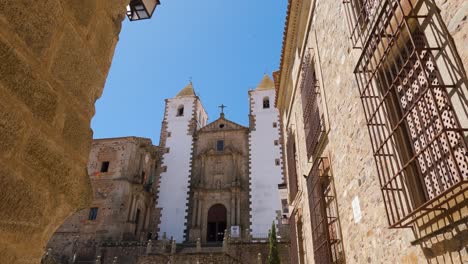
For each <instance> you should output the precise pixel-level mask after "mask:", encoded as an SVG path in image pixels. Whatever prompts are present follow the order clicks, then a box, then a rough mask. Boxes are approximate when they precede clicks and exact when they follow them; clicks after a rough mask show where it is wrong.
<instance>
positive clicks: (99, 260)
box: [95, 256, 101, 264]
mask: <svg viewBox="0 0 468 264" xmlns="http://www.w3.org/2000/svg"><path fill="white" fill-rule="evenodd" d="M95 262H96V264H101V256H97V257H96V261H95Z"/></svg>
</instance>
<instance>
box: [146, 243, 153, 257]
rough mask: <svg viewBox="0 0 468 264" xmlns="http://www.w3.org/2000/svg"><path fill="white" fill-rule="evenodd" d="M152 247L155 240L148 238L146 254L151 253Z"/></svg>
mask: <svg viewBox="0 0 468 264" xmlns="http://www.w3.org/2000/svg"><path fill="white" fill-rule="evenodd" d="M152 247H153V242H152V241H151V239H148V244H146V255H149V254H151V250H152Z"/></svg>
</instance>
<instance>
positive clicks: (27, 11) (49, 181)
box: [0, 0, 129, 264]
mask: <svg viewBox="0 0 468 264" xmlns="http://www.w3.org/2000/svg"><path fill="white" fill-rule="evenodd" d="M128 2H129V0H113V1H63V0H41V1H29V0H15V1H0V17H1V19H0V58H1V63H0V135H1V136H0V185H1V186H2V187H1V188H2V191H1V192H0V208H2V213H1V215H2V219H1V220H2V223H4V224H0V234H2V235H0V248H1V249H2V250H1V251H2V253H1V254H0V263H9V264H14V263H20V262H21V263H38V262H39V261H40V259H41V256H42V254H43V249H44V248H45V247H46V243H47V241H48V240H49V239H50V237H51V236H52V234H53V232H54V231H55V230H57V228H58V227H59V226H60V225H61V224H62V223H63V221H64V220H65V218H66V217H68V216H70V215H71V214H72V213H74V212H75V211H77V210H78V209H82V208H86V207H88V205H89V204H90V202H91V199H92V193H91V185H90V180H89V177H88V172H87V161H88V156H89V152H90V148H91V143H92V131H91V129H90V122H91V118H92V117H93V115H94V113H95V109H94V103H95V101H96V100H97V99H98V98H99V97H100V96H101V93H102V90H103V88H104V83H105V81H106V77H107V74H108V71H109V68H110V64H111V59H112V56H113V53H114V48H115V45H116V43H117V40H118V35H119V32H120V27H121V21H122V20H123V18H124V17H125V7H126V5H127V4H128ZM93 169H94V168H93ZM93 172H94V171H93ZM31 241H34V243H31ZM25 249H27V250H25Z"/></svg>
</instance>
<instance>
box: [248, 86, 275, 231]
mask: <svg viewBox="0 0 468 264" xmlns="http://www.w3.org/2000/svg"><path fill="white" fill-rule="evenodd" d="M249 95H250V109H251V114H252V115H254V116H255V130H253V131H252V132H251V133H250V136H249V145H250V167H251V169H250V192H251V193H250V196H251V214H250V215H251V223H252V225H251V234H252V237H253V238H263V237H267V236H268V230H269V229H270V228H271V224H272V222H273V221H275V223H276V216H277V211H278V210H281V200H280V197H279V191H278V184H280V183H282V182H283V175H282V169H281V166H282V159H281V152H280V151H281V149H280V144H278V145H277V146H275V144H274V141H275V140H278V142H279V140H280V124H279V113H278V110H277V109H276V108H275V107H274V102H275V90H274V89H270V90H254V91H250V92H249ZM265 96H268V97H269V98H270V108H268V109H263V98H264V97H265ZM273 123H276V124H277V126H276V127H273ZM276 160H279V162H280V165H276V164H275V161H276Z"/></svg>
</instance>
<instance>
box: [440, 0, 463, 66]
mask: <svg viewBox="0 0 468 264" xmlns="http://www.w3.org/2000/svg"><path fill="white" fill-rule="evenodd" d="M435 3H436V4H437V7H438V8H439V9H440V14H441V16H442V19H443V20H444V21H445V25H446V26H447V29H448V31H449V33H450V35H451V36H452V38H453V40H454V42H455V45H456V46H457V51H458V53H459V55H460V58H461V61H462V63H463V66H464V68H465V71H466V69H468V49H467V48H466V43H467V42H468V26H467V23H468V21H467V20H468V19H467V18H468V2H467V1H464V0H435Z"/></svg>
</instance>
